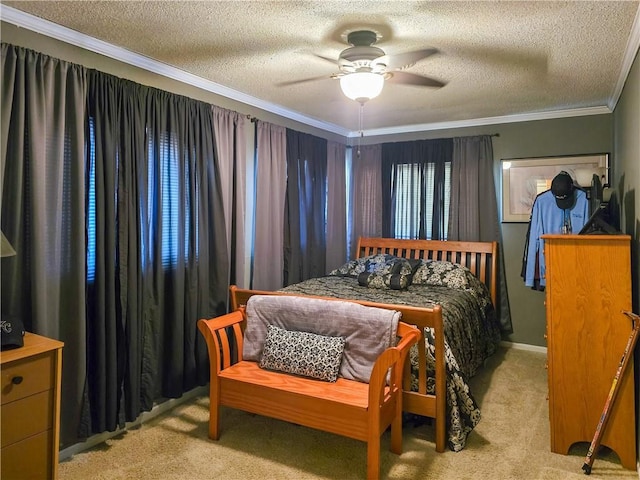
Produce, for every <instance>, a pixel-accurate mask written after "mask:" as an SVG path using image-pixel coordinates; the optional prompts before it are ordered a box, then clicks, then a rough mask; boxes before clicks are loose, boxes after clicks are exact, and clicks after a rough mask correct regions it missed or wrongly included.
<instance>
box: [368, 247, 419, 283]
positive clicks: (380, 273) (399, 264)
mask: <svg viewBox="0 0 640 480" xmlns="http://www.w3.org/2000/svg"><path fill="white" fill-rule="evenodd" d="M375 260H376V263H372V262H371V261H370V262H368V264H366V265H365V267H368V268H366V271H364V272H362V273H360V274H359V275H358V283H359V284H360V285H362V286H363V287H369V288H382V289H392V290H403V289H405V288H407V287H408V286H409V285H411V279H412V277H413V273H414V271H415V269H416V268H417V267H418V265H420V261H419V260H408V259H406V258H399V257H394V256H391V255H388V256H387V258H385V259H384V263H383V262H382V261H381V259H375Z"/></svg>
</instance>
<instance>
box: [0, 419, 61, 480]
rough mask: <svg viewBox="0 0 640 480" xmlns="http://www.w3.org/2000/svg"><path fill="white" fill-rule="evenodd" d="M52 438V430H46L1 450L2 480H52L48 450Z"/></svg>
mask: <svg viewBox="0 0 640 480" xmlns="http://www.w3.org/2000/svg"><path fill="white" fill-rule="evenodd" d="M3 428H4V427H3ZM52 436H53V435H52V430H47V431H46V432H42V433H39V434H38V435H34V436H33V437H29V438H27V439H25V440H22V441H21V442H16V443H14V444H12V445H9V446H8V447H5V448H3V449H2V450H1V451H0V456H1V460H0V461H1V465H0V470H1V471H2V478H3V480H4V479H7V480H22V479H33V480H45V479H50V478H52V476H53V475H52V470H51V469H52V466H53V465H52V457H51V455H52V450H51V448H49V446H50V445H51V442H52Z"/></svg>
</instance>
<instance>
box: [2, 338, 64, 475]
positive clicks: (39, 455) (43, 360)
mask: <svg viewBox="0 0 640 480" xmlns="http://www.w3.org/2000/svg"><path fill="white" fill-rule="evenodd" d="M62 347H63V343H62V342H59V341H57V340H52V339H50V338H46V337H42V336H40V335H35V334H33V333H26V334H25V337H24V346H23V347H21V348H16V349H13V350H5V351H3V352H1V353H0V374H1V376H2V405H1V407H0V408H1V411H0V418H1V421H2V428H1V432H2V435H1V436H2V450H1V451H0V455H1V460H0V462H1V464H0V472H1V474H2V478H3V479H4V478H6V479H55V478H57V474H58V450H59V431H60V430H59V427H60V376H61V369H62Z"/></svg>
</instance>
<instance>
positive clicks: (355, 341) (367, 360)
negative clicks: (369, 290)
mask: <svg viewBox="0 0 640 480" xmlns="http://www.w3.org/2000/svg"><path fill="white" fill-rule="evenodd" d="M246 312H247V328H246V330H245V332H244V348H243V352H242V353H243V357H244V359H245V360H252V361H256V362H259V361H260V357H261V356H262V350H263V347H264V341H265V338H266V335H267V327H268V326H269V325H275V326H277V327H280V328H284V329H286V330H295V331H302V332H311V333H316V334H318V335H326V336H332V337H337V336H340V337H344V338H345V339H346V344H345V349H344V353H343V357H342V364H341V366H340V376H341V377H343V378H347V379H350V380H357V381H360V382H365V383H368V382H369V378H370V377H371V371H372V370H373V365H374V363H375V361H376V359H377V358H378V356H379V355H380V354H381V353H382V352H383V351H384V350H385V349H387V348H388V347H390V346H393V345H395V342H396V333H397V329H398V321H399V320H400V317H401V316H402V314H401V313H400V312H398V311H395V310H387V309H384V308H376V307H365V306H363V305H359V304H357V303H353V302H345V301H340V300H323V299H316V298H306V297H296V296H292V295H254V296H252V297H251V298H249V300H248V301H247V310H246Z"/></svg>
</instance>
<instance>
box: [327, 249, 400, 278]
mask: <svg viewBox="0 0 640 480" xmlns="http://www.w3.org/2000/svg"><path fill="white" fill-rule="evenodd" d="M394 258H398V257H394V256H393V255H390V254H388V253H378V254H376V255H369V256H367V257H362V258H356V259H355V260H351V261H350V262H347V263H345V264H344V265H342V266H341V267H338V268H336V269H335V270H332V271H331V272H329V275H335V276H339V277H357V276H358V275H360V274H361V273H363V272H369V273H374V272H380V271H381V270H383V269H384V268H385V265H386V263H387V262H388V261H390V260H392V259H394Z"/></svg>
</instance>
